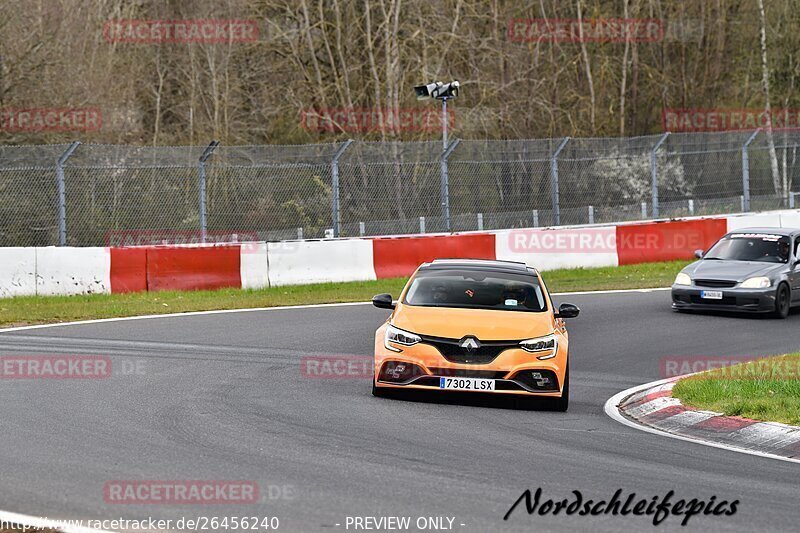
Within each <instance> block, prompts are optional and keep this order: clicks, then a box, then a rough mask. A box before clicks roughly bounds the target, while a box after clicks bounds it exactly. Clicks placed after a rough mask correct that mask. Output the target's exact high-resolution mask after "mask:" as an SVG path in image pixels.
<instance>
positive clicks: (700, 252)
mask: <svg viewBox="0 0 800 533" xmlns="http://www.w3.org/2000/svg"><path fill="white" fill-rule="evenodd" d="M694 256H695V257H696V258H698V259H702V258H703V250H695V251H694Z"/></svg>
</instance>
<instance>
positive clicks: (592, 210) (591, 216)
mask: <svg viewBox="0 0 800 533" xmlns="http://www.w3.org/2000/svg"><path fill="white" fill-rule="evenodd" d="M589 224H594V206H593V205H590V206H589Z"/></svg>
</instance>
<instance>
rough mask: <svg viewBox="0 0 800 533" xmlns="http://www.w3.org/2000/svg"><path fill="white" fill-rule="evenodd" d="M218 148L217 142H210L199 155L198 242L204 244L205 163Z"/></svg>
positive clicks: (205, 229) (205, 216)
mask: <svg viewBox="0 0 800 533" xmlns="http://www.w3.org/2000/svg"><path fill="white" fill-rule="evenodd" d="M217 146H219V141H211V142H210V143H208V146H206V149H205V150H203V153H202V154H201V155H200V165H199V167H198V184H197V185H198V187H197V188H198V196H199V204H200V206H199V207H200V242H201V243H205V242H206V234H207V233H208V223H207V220H206V218H207V214H208V212H207V211H206V205H207V204H206V161H208V158H209V157H211V154H213V153H214V150H215V149H216V148H217Z"/></svg>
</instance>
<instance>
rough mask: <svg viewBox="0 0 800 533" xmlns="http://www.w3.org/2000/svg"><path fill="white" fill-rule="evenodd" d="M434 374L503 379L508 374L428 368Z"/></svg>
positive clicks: (492, 371)
mask: <svg viewBox="0 0 800 533" xmlns="http://www.w3.org/2000/svg"><path fill="white" fill-rule="evenodd" d="M428 370H430V371H431V373H432V374H435V375H437V376H444V377H447V378H480V379H502V378H503V377H504V376H505V375H506V374H508V372H506V371H504V370H500V371H495V370H473V369H471V368H428Z"/></svg>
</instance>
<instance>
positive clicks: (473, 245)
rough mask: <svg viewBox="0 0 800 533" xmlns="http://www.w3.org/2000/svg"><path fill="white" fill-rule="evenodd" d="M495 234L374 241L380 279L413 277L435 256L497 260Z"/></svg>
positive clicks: (376, 268)
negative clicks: (420, 267)
mask: <svg viewBox="0 0 800 533" xmlns="http://www.w3.org/2000/svg"><path fill="white" fill-rule="evenodd" d="M494 244H495V243H494V234H491V233H485V234H474V235H441V236H425V237H387V238H380V239H373V240H372V253H373V264H374V266H375V275H376V276H377V277H378V279H382V278H397V277H403V276H410V275H411V274H413V273H414V271H415V270H416V269H417V267H418V266H419V265H420V264H422V263H425V262H428V261H433V260H434V259H494V258H495V246H494Z"/></svg>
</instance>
